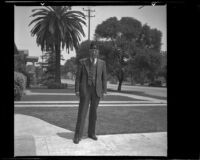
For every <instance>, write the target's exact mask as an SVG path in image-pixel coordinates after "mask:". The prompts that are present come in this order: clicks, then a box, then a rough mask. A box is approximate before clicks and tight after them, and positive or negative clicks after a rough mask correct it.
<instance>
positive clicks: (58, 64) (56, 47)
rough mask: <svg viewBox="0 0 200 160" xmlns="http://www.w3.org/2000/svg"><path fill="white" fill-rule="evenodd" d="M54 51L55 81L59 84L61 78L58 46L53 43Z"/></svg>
mask: <svg viewBox="0 0 200 160" xmlns="http://www.w3.org/2000/svg"><path fill="white" fill-rule="evenodd" d="M55 52H56V68H55V71H56V73H55V82H57V83H59V84H61V78H60V57H61V56H60V46H59V45H57V44H56V45H55Z"/></svg>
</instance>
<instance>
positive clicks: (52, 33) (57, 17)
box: [29, 6, 86, 84]
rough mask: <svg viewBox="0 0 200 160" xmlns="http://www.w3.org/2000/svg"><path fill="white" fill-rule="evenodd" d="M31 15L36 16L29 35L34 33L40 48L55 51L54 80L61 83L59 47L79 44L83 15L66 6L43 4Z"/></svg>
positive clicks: (83, 22)
mask: <svg viewBox="0 0 200 160" xmlns="http://www.w3.org/2000/svg"><path fill="white" fill-rule="evenodd" d="M32 11H33V12H35V13H33V14H32V15H31V17H36V18H35V19H34V20H32V21H31V23H30V24H29V26H30V25H31V24H33V23H36V24H35V26H34V27H33V28H32V30H31V35H32V36H35V35H36V37H37V38H36V43H37V45H39V46H41V50H42V51H44V50H46V51H49V50H50V51H52V53H55V63H56V72H55V82H57V83H59V84H60V83H61V77H60V56H61V55H60V53H61V52H60V49H61V48H62V49H64V47H66V50H68V53H69V50H70V49H71V50H73V48H75V50H76V49H77V48H78V46H79V41H80V40H81V35H83V36H85V33H84V31H83V28H82V24H83V25H86V23H85V21H84V20H83V19H85V15H84V13H82V12H80V11H71V7H67V6H45V7H44V8H40V9H34V10H32Z"/></svg>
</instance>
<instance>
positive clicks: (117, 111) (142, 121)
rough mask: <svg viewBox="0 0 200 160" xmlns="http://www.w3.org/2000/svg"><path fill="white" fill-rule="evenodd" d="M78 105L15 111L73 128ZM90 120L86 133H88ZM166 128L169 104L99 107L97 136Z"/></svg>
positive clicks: (158, 130) (69, 128)
mask: <svg viewBox="0 0 200 160" xmlns="http://www.w3.org/2000/svg"><path fill="white" fill-rule="evenodd" d="M77 112H78V108H77V107H74V108H62V107H61V108H48V107H45V108H39V107H16V108H15V114H24V115H29V116H33V117H36V118H39V119H42V120H44V121H46V122H48V123H51V124H53V125H56V126H59V127H62V128H65V129H68V130H72V131H74V129H75V125H76V120H77ZM87 126H88V120H87V121H86V125H85V127H86V128H85V132H84V135H87ZM166 130H167V107H163V106H159V107H158V106H142V107H141V106H139V107H99V108H98V118H97V126H96V134H97V135H105V134H122V133H144V132H161V131H166Z"/></svg>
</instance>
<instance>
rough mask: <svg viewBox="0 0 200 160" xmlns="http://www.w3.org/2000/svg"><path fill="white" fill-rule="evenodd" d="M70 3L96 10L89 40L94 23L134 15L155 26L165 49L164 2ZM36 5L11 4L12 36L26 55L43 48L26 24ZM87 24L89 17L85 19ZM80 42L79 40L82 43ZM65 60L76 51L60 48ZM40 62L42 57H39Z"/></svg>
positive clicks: (38, 52)
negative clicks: (145, 3)
mask: <svg viewBox="0 0 200 160" xmlns="http://www.w3.org/2000/svg"><path fill="white" fill-rule="evenodd" d="M140 7H141V6H72V10H77V11H82V12H83V13H85V14H87V12H86V11H83V8H84V9H88V8H90V9H92V10H95V12H91V15H92V16H93V15H95V17H92V18H91V19H90V39H91V40H92V39H93V38H94V33H95V29H96V26H97V25H98V24H101V23H102V22H103V21H105V20H106V19H108V18H110V17H117V19H118V20H120V19H121V18H122V17H133V18H135V19H137V20H139V21H140V22H141V23H142V25H144V24H145V23H147V24H148V25H149V26H150V27H151V28H156V29H158V30H160V31H161V32H162V40H161V42H162V46H161V50H162V51H167V22H166V21H167V20H166V18H167V17H166V5H165V6H144V7H142V8H141V9H139V8H140ZM36 8H39V6H31V7H30V6H15V7H14V39H15V44H16V46H17V48H18V49H19V50H23V49H25V50H28V51H29V56H37V57H40V56H41V55H42V51H41V48H40V46H37V44H36V37H32V36H31V33H30V31H31V29H32V28H33V26H34V24H32V25H31V26H28V25H29V23H30V22H31V21H32V20H33V19H34V18H32V17H30V15H31V14H32V13H33V12H32V9H36ZM86 23H87V26H88V19H87V18H86ZM87 26H83V29H84V32H85V37H82V40H81V42H82V41H85V40H87V39H88V28H87ZM81 42H80V43H81ZM61 53H62V55H63V57H64V59H65V60H64V61H61V64H62V65H63V64H64V63H65V61H66V60H67V59H70V58H71V57H73V56H76V53H75V51H70V52H69V54H68V52H66V50H65V49H64V50H62V51H61ZM39 61H41V58H39Z"/></svg>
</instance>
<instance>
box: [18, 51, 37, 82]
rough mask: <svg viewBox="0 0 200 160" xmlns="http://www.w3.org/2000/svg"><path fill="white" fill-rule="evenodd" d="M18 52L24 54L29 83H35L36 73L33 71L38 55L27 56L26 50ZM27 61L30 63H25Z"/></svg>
mask: <svg viewBox="0 0 200 160" xmlns="http://www.w3.org/2000/svg"><path fill="white" fill-rule="evenodd" d="M18 53H19V54H23V55H24V59H25V60H24V61H25V65H26V71H27V72H28V73H29V74H30V84H33V85H35V84H36V83H37V79H36V73H35V63H36V62H38V57H36V56H29V51H28V50H18ZM28 62H31V63H32V65H27V63H28Z"/></svg>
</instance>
